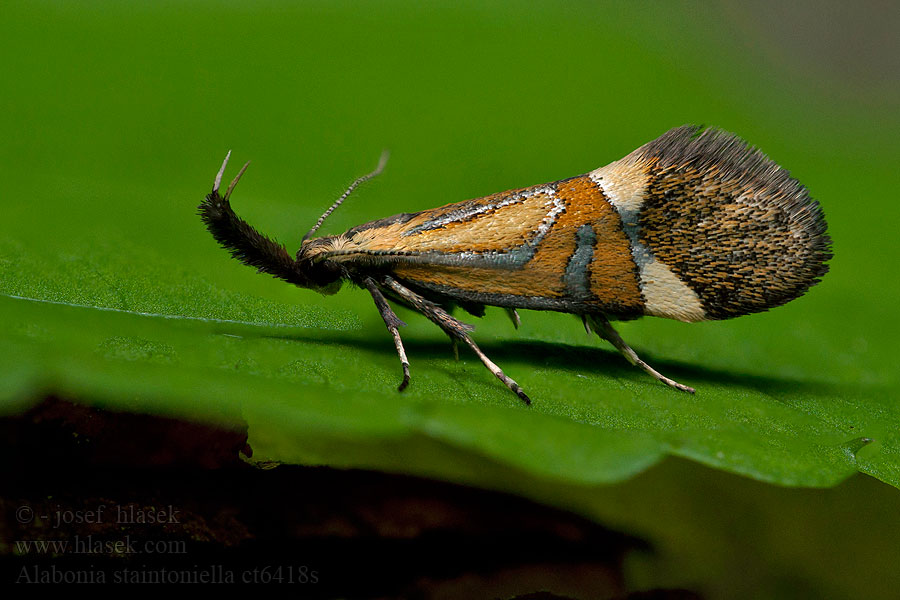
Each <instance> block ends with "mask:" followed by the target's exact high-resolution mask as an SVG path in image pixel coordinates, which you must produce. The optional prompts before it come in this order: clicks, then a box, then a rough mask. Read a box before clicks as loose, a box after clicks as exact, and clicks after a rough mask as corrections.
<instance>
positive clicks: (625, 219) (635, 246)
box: [613, 204, 653, 270]
mask: <svg viewBox="0 0 900 600" xmlns="http://www.w3.org/2000/svg"><path fill="white" fill-rule="evenodd" d="M613 207H614V208H615V209H616V210H617V211H618V212H619V218H620V219H622V228H623V229H624V230H625V235H627V236H628V239H629V241H630V242H631V256H632V257H633V258H634V264H636V265H637V267H638V270H640V269H642V268H643V267H644V266H645V265H647V263H649V262H650V261H651V260H653V254H652V253H651V252H650V249H649V248H647V246H645V245H644V244H643V242H641V238H640V227H639V225H638V218H639V215H638V210H637V209H627V208H623V207H621V206H616V205H615V204H613Z"/></svg>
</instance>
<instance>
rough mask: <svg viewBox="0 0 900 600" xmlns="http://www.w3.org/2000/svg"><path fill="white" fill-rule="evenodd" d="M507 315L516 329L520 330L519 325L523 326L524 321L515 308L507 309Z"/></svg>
mask: <svg viewBox="0 0 900 600" xmlns="http://www.w3.org/2000/svg"><path fill="white" fill-rule="evenodd" d="M506 314H507V315H508V316H509V320H510V321H512V324H513V327H515V328H516V329H518V328H519V325H521V324H522V319H520V318H519V313H518V312H516V309H514V308H507V309H506Z"/></svg>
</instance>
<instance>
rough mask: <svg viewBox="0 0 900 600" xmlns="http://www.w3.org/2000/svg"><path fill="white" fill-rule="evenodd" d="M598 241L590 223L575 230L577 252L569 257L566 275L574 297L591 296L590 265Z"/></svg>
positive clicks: (570, 291) (567, 284) (569, 290)
mask: <svg viewBox="0 0 900 600" xmlns="http://www.w3.org/2000/svg"><path fill="white" fill-rule="evenodd" d="M596 242H597V234H596V233H594V228H593V227H592V226H591V225H590V224H585V225H582V226H581V227H579V228H578V231H576V232H575V252H573V253H572V256H571V257H570V258H569V264H567V265H566V275H565V282H566V289H567V290H568V292H569V294H570V295H571V296H572V297H573V298H576V299H579V300H580V299H585V298H590V296H591V273H590V266H591V261H592V260H593V258H594V244H595V243H596Z"/></svg>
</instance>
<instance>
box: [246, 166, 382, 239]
mask: <svg viewBox="0 0 900 600" xmlns="http://www.w3.org/2000/svg"><path fill="white" fill-rule="evenodd" d="M390 155H391V153H390V152H388V151H387V150H385V151H383V152H382V153H381V158H379V159H378V166H377V167H375V170H374V171H372V172H371V173H368V174H366V175H363V176H362V177H360V178H358V179H357V180H356V181H354V182H353V183H351V184H350V187H348V188H347V191H346V192H344V193H343V194H341V197H340V198H338V199H337V200H335V201H334V204H332V205H331V206H330V207H329V208H328V210H326V211H325V214H323V215H322V216H321V217H319V220H318V221H316V224H315V225H313V228H312V229H310V230H309V231H308V232H307V233H306V235H304V236H303V240H302V241H301V243H303V242H305V241H306V240H308V239H309V238H310V237H312V234H314V233H315V232H316V230H317V229H319V227H321V226H322V223H324V222H325V219H327V218H328V216H329V215H331V213H333V212H334V210H335V209H336V208H337V207H338V206H340V205H341V203H342V202H343V201H344V200H346V199H347V196H349V195H350V194H351V193H353V190H355V189H356V188H357V187H358V186H359V185H360V184H361V183H365V182H367V181H368V180H370V179H372V178H373V177H377V176H378V175H381V172H382V171H384V166H385V165H386V164H387V161H388V157H389V156H390ZM238 177H240V175H238Z"/></svg>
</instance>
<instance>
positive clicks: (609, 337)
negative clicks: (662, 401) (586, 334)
mask: <svg viewBox="0 0 900 600" xmlns="http://www.w3.org/2000/svg"><path fill="white" fill-rule="evenodd" d="M584 323H585V328H587V327H588V323H590V324H591V325H593V326H594V330H595V331H596V332H597V335H599V336H600V337H602V338H603V339H604V340H606V341H607V342H609V343H610V344H612V345H613V346H615V347H616V350H618V351H619V352H620V353H621V354H622V356H624V357H625V359H626V360H627V361H628V362H630V363H631V364H633V365H635V366H637V367H640V368H641V369H643V370H644V371H646V372H647V373H649V374H650V375H652V376H653V377H654V378H656V379H657V380H659V381H662V382H663V383H664V384H666V385H668V386H671V387H673V388H675V389H676V390H681V391H682V392H689V393H691V394H693V393H694V388H691V387H688V386H686V385H682V384H680V383H678V382H677V381H674V380H672V379H669V378H668V377H666V376H665V375H662V374H661V373H659V372H658V371H657V370H656V369H654V368H653V367H651V366H650V365H648V364H647V363H645V362H644V361H642V360H641V359H640V357H639V356H638V355H637V353H636V352H635V351H634V350H632V349H631V348H630V347H629V346H628V344H626V343H625V340H623V339H622V336H620V335H619V332H617V331H616V330H615V329H613V326H612V325H610V324H609V321H607V320H606V318H605V317H603V316H601V315H585V321H584Z"/></svg>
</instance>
